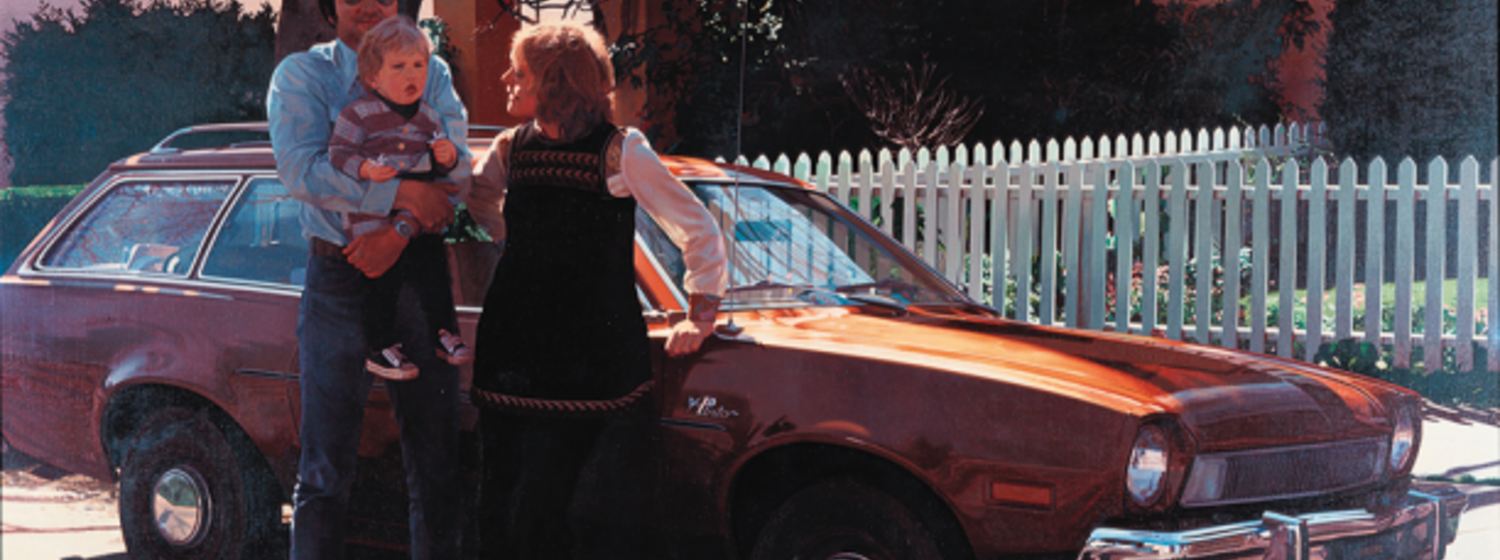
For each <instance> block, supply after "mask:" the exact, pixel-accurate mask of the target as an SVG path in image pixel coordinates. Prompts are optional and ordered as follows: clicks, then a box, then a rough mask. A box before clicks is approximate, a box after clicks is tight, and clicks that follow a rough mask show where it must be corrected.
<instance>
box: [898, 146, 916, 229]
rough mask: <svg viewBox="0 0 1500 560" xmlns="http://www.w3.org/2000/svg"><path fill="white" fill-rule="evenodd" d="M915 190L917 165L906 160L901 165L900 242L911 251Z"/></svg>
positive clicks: (914, 223)
mask: <svg viewBox="0 0 1500 560" xmlns="http://www.w3.org/2000/svg"><path fill="white" fill-rule="evenodd" d="M903 153H904V152H903ZM917 192H918V189H917V166H916V165H914V164H913V163H912V162H911V161H910V160H908V161H907V162H906V163H905V164H904V165H902V166H901V244H902V245H905V246H906V247H907V248H908V249H911V250H912V252H916V250H917Z"/></svg>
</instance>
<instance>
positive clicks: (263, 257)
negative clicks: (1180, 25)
mask: <svg viewBox="0 0 1500 560" xmlns="http://www.w3.org/2000/svg"><path fill="white" fill-rule="evenodd" d="M300 208H301V204H300V203H298V202H297V201H296V200H295V199H293V198H292V195H291V194H290V193H288V192H287V190H286V187H285V186H283V185H282V184H281V181H280V180H278V179H275V178H258V179H252V180H251V181H250V185H249V186H248V187H246V188H245V194H244V195H242V196H240V198H239V200H237V201H235V203H234V209H233V210H231V211H230V213H229V218H228V219H226V220H224V228H223V231H221V232H220V233H219V237H218V238H217V239H216V240H215V241H214V246H213V249H212V250H210V251H209V252H208V258H207V261H206V262H204V264H203V273H202V275H203V276H205V277H214V278H220V279H227V280H246V281H252V282H269V283H273V284H289V285H294V286H301V285H302V284H303V280H304V279H305V277H306V272H307V240H306V239H303V238H302V224H301V222H299V221H298V218H297V214H298V212H299V211H300Z"/></svg>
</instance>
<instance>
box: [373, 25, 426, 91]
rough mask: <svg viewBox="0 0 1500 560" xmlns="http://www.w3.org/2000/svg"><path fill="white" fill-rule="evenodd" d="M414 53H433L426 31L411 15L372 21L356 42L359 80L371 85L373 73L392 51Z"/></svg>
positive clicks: (383, 63) (378, 70) (375, 72)
mask: <svg viewBox="0 0 1500 560" xmlns="http://www.w3.org/2000/svg"><path fill="white" fill-rule="evenodd" d="M398 52H417V53H422V54H423V55H424V56H431V55H432V42H431V41H429V40H428V39H427V34H426V33H423V32H422V30H421V29H417V24H415V23H412V21H411V18H409V17H406V16H403V15H400V14H397V15H394V16H391V17H388V18H385V21H382V22H380V23H378V24H375V27H371V28H370V30H369V31H366V32H365V38H364V39H361V40H360V41H359V52H358V53H357V54H358V55H359V62H358V65H359V81H360V83H362V84H365V86H366V87H370V88H373V87H374V86H373V84H374V80H375V75H377V74H379V73H380V67H381V66H383V65H385V57H386V55H388V54H391V53H398Z"/></svg>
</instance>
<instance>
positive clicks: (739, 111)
mask: <svg viewBox="0 0 1500 560" xmlns="http://www.w3.org/2000/svg"><path fill="white" fill-rule="evenodd" d="M739 5H740V80H739V97H738V100H737V101H736V107H735V111H734V161H733V162H732V163H734V164H739V160H740V158H742V157H744V154H743V153H742V150H743V149H744V148H743V146H744V144H743V138H744V129H745V52H746V50H745V23H746V22H747V18H748V16H747V15H746V12H745V5H746V2H745V0H739ZM733 175H734V186H733V187H732V188H730V190H729V205H730V207H731V208H733V209H734V223H733V224H731V225H730V228H729V229H730V232H729V235H728V236H727V237H728V243H726V244H725V245H727V247H726V249H728V252H729V254H728V258H729V263H728V264H729V267H728V268H729V271H728V272H729V284H730V285H729V286H728V287H727V288H726V290H727V292H728V293H727V294H726V296H727V298H726V299H728V300H729V301H726V302H725V303H726V304H727V305H725V307H726V308H728V309H729V322H728V323H725V324H724V325H723V326H721V327H719V328H718V329H716V330H717V331H719V332H720V333H722V334H724V335H725V336H730V337H737V336H739V335H740V333H741V332H744V330H745V329H744V327H741V326H739V325H736V324H735V323H734V305H732V303H733V301H734V285H733V284H734V253H735V251H734V246H735V241H736V239H735V238H736V237H737V236H736V235H735V231H737V230H738V227H739V219H740V196H739V192H740V172H739V171H735V172H734V173H733Z"/></svg>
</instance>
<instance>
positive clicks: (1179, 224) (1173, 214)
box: [1167, 159, 1192, 340]
mask: <svg viewBox="0 0 1500 560" xmlns="http://www.w3.org/2000/svg"><path fill="white" fill-rule="evenodd" d="M1171 166H1172V189H1171V191H1170V192H1168V193H1167V216H1168V217H1170V218H1171V219H1172V221H1171V223H1170V226H1169V227H1168V228H1167V338H1170V339H1172V340H1182V322H1183V314H1184V313H1183V308H1184V304H1185V303H1186V302H1185V301H1184V300H1185V299H1186V296H1187V290H1186V289H1185V288H1184V284H1185V280H1186V278H1185V271H1186V269H1187V263H1186V262H1185V261H1186V260H1187V237H1188V231H1189V230H1188V224H1189V223H1191V221H1192V220H1191V219H1190V217H1189V216H1188V212H1187V186H1188V174H1189V173H1190V170H1189V169H1188V165H1187V163H1186V162H1185V161H1183V160H1182V159H1173V160H1172V162H1171Z"/></svg>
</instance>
